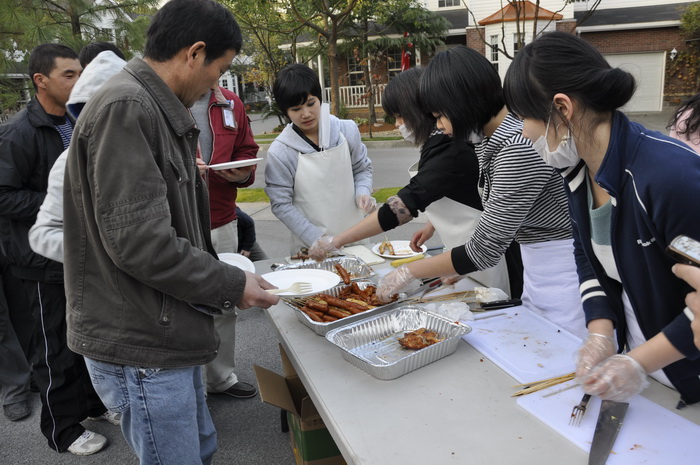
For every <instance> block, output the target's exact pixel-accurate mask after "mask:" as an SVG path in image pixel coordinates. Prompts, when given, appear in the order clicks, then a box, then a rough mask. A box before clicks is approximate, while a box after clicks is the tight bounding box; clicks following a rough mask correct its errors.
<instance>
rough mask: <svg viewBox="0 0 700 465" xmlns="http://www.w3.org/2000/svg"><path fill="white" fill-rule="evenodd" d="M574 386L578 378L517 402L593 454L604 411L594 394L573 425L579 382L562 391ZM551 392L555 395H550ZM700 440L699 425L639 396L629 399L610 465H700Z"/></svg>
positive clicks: (578, 400) (581, 392) (578, 396)
mask: <svg viewBox="0 0 700 465" xmlns="http://www.w3.org/2000/svg"><path fill="white" fill-rule="evenodd" d="M571 384H573V381H571V382H569V383H566V384H561V385H558V386H553V387H551V388H549V389H546V390H542V391H539V392H536V393H533V394H528V395H526V396H522V397H519V398H518V399H517V403H518V405H520V406H521V407H522V408H524V409H525V410H527V411H528V412H530V414H532V415H533V416H535V417H537V418H538V419H540V420H541V421H543V422H544V423H545V424H546V425H547V426H549V427H550V428H552V429H553V430H554V431H556V432H557V433H559V434H561V435H562V436H564V437H565V438H566V439H568V440H569V441H571V442H572V443H574V444H575V445H576V446H577V447H579V448H581V449H582V450H583V451H584V452H586V453H588V452H589V451H590V449H591V441H592V439H593V432H594V431H595V424H596V421H597V419H598V412H599V411H600V399H599V398H598V397H593V398H591V401H590V403H589V404H588V408H587V411H586V414H585V415H584V416H583V421H582V422H581V426H579V427H576V426H571V425H569V419H570V418H571V409H572V408H573V406H574V405H576V404H578V403H579V402H580V400H581V396H583V390H582V389H581V388H580V387H579V386H576V387H574V388H572V389H568V390H566V391H562V389H563V388H565V387H567V386H568V385H571ZM551 393H554V394H552V395H549V396H548V394H551ZM545 396H547V397H545ZM698 441H700V425H696V424H695V423H693V422H691V421H689V420H686V419H685V418H683V417H681V416H679V415H676V414H675V413H673V412H671V411H669V410H667V409H665V408H663V407H661V406H659V405H657V404H655V403H654V402H652V401H650V400H649V399H646V398H644V397H642V396H636V397H634V398H633V399H632V400H631V401H630V406H629V409H628V410H627V415H626V416H625V420H624V422H623V424H622V428H621V429H620V433H619V434H618V436H617V440H616V441H615V445H614V446H613V449H612V453H611V454H610V457H609V458H608V461H607V464H608V465H631V464H673V465H696V464H698V463H700V458H699V457H700V452H699V451H700V449H699V448H698ZM562 463H564V462H562Z"/></svg>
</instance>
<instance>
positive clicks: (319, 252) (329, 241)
mask: <svg viewBox="0 0 700 465" xmlns="http://www.w3.org/2000/svg"><path fill="white" fill-rule="evenodd" d="M339 251H340V249H339V248H338V247H336V246H335V245H333V236H329V235H328V234H323V235H321V237H319V238H318V239H316V240H315V241H314V243H313V244H311V247H310V248H309V258H311V259H313V260H316V261H317V262H320V261H323V260H324V259H325V258H326V257H327V256H329V255H331V254H334V253H337V252H339Z"/></svg>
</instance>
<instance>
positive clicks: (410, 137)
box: [399, 124, 416, 144]
mask: <svg viewBox="0 0 700 465" xmlns="http://www.w3.org/2000/svg"><path fill="white" fill-rule="evenodd" d="M399 132H400V133H401V136H402V137H403V138H404V140H405V141H408V142H410V143H412V144H415V143H416V135H415V134H414V133H413V130H411V129H409V128H408V126H406V125H405V124H402V125H401V126H399Z"/></svg>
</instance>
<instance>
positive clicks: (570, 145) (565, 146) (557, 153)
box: [532, 115, 580, 169]
mask: <svg viewBox="0 0 700 465" xmlns="http://www.w3.org/2000/svg"><path fill="white" fill-rule="evenodd" d="M551 120H552V116H551V115H550V116H549V119H548V120H547V128H546V129H545V131H544V136H540V138H539V139H537V140H536V141H535V142H533V143H532V148H533V149H535V151H536V152H537V153H538V154H539V155H540V156H541V157H542V159H543V160H544V162H545V163H546V164H548V165H549V166H552V167H554V168H559V169H563V168H568V167H570V166H574V165H576V164H577V163H578V161H579V160H580V158H579V156H578V152H577V151H576V144H575V143H574V137H573V136H572V135H571V129H567V132H566V136H564V137H562V138H561V141H560V142H559V145H558V146H557V148H556V149H555V150H554V151H550V150H549V146H548V145H547V133H548V132H549V122H550V121H551Z"/></svg>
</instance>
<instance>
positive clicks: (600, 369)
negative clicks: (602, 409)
mask: <svg viewBox="0 0 700 465" xmlns="http://www.w3.org/2000/svg"><path fill="white" fill-rule="evenodd" d="M581 386H582V387H583V390H584V391H585V392H586V393H587V394H592V395H594V396H598V397H600V398H601V399H603V400H614V401H616V402H624V401H626V400H629V399H630V398H631V397H634V396H636V395H637V394H639V393H640V392H642V391H643V390H644V389H645V388H646V387H647V386H649V381H648V380H647V373H646V371H645V370H644V368H643V367H642V365H640V364H639V362H638V361H636V360H635V359H633V358H632V357H630V356H629V355H619V354H618V355H613V356H612V357H610V358H608V359H607V360H605V361H604V362H603V363H600V364H599V365H597V366H596V367H595V368H593V369H592V370H591V372H590V373H589V374H588V376H586V377H584V378H583V379H582V384H581Z"/></svg>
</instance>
